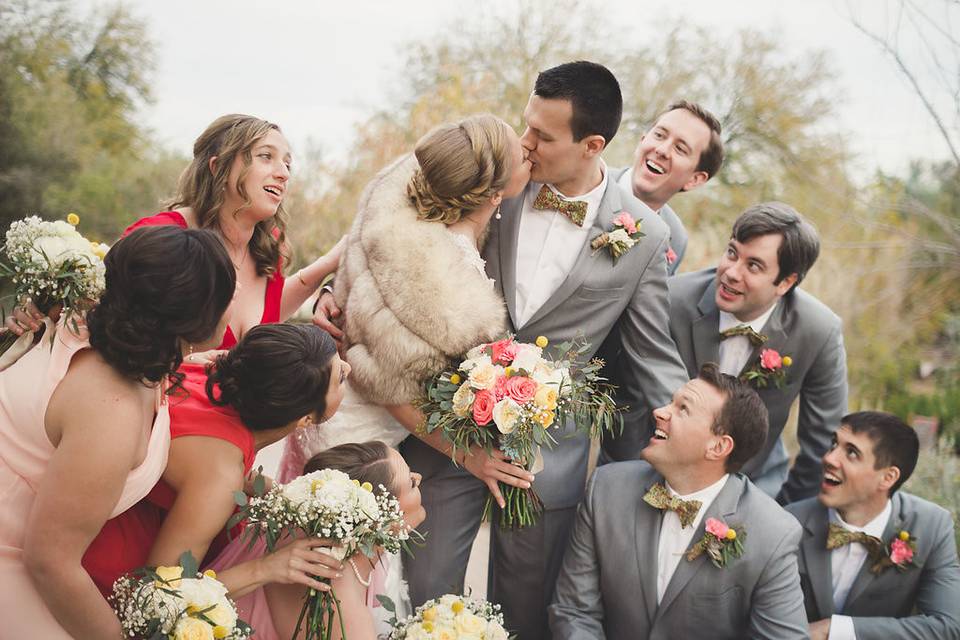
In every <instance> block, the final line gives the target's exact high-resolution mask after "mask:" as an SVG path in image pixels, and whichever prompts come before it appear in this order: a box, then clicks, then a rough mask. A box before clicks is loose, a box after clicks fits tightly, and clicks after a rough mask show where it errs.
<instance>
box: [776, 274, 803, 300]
mask: <svg viewBox="0 0 960 640" xmlns="http://www.w3.org/2000/svg"><path fill="white" fill-rule="evenodd" d="M798 277H799V276H797V274H795V273H791V274H790V275H788V276H787V277H786V278H784V279H783V280H781V281H780V282H779V284H777V295H779V296H785V295H786V294H787V291H790V287H792V286H793V285H794V283H795V282H796V281H797V278H798Z"/></svg>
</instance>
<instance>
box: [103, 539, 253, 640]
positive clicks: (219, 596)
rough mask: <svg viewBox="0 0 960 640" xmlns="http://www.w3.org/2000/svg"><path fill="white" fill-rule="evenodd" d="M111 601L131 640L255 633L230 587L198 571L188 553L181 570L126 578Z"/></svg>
mask: <svg viewBox="0 0 960 640" xmlns="http://www.w3.org/2000/svg"><path fill="white" fill-rule="evenodd" d="M189 576H195V577H192V578H191V577H189ZM110 602H111V604H112V605H113V609H114V611H116V612H117V617H119V618H120V624H121V626H122V627H123V635H124V636H125V637H128V638H143V639H144V640H147V639H149V640H189V639H192V638H226V639H227V640H243V639H244V638H249V637H250V634H251V633H252V629H251V628H250V625H248V624H247V623H246V622H244V621H243V620H240V619H239V618H238V617H237V608H236V606H234V604H233V602H231V601H230V599H229V598H228V597H227V588H226V587H224V586H223V584H221V583H220V582H219V581H218V580H217V576H216V574H215V573H214V572H213V571H209V570H208V571H204V572H203V573H202V574H201V573H197V564H196V561H195V560H194V559H193V556H192V555H190V553H189V552H187V553H185V554H183V556H181V558H180V566H178V567H157V568H155V569H154V568H150V567H147V568H144V569H139V570H137V571H135V572H134V573H132V574H130V575H126V576H123V577H121V578H120V579H118V580H117V581H116V582H115V583H114V584H113V595H112V596H111V597H110Z"/></svg>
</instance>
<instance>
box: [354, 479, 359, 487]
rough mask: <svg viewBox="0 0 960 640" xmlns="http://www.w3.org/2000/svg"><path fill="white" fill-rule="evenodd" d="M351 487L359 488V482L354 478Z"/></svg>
mask: <svg viewBox="0 0 960 640" xmlns="http://www.w3.org/2000/svg"><path fill="white" fill-rule="evenodd" d="M353 486H355V487H359V486H360V481H359V480H357V479H356V478H354V479H353Z"/></svg>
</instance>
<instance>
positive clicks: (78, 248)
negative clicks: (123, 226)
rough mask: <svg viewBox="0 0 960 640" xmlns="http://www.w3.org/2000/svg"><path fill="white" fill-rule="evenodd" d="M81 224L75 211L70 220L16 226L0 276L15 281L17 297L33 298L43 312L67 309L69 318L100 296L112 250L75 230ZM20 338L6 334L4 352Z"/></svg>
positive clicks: (0, 343) (1, 342) (32, 220)
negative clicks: (105, 258) (91, 240)
mask: <svg viewBox="0 0 960 640" xmlns="http://www.w3.org/2000/svg"><path fill="white" fill-rule="evenodd" d="M79 223H80V217H79V216H77V214H75V213H71V214H69V215H68V216H67V221H66V222H64V221H63V220H57V221H55V222H46V221H44V220H41V219H40V218H38V217H37V216H30V217H28V218H24V219H23V220H18V221H17V222H14V223H13V224H12V225H10V229H9V230H8V231H7V236H6V242H5V243H4V246H3V250H4V254H5V259H4V260H2V261H0V277H7V278H10V279H11V280H12V281H13V294H12V295H13V296H14V297H15V299H17V300H23V299H26V298H30V299H31V300H33V303H34V304H35V305H36V306H37V308H38V309H40V311H42V312H43V313H46V312H48V311H49V310H50V309H51V308H53V307H54V306H56V305H63V306H64V313H66V314H68V316H67V317H69V314H71V313H73V312H75V311H79V310H82V309H83V307H84V306H85V305H89V304H91V303H92V302H95V301H96V300H98V299H99V298H100V294H101V293H102V292H103V288H104V286H105V282H104V266H103V256H104V255H106V252H107V249H108V247H107V246H106V245H103V244H97V243H95V242H90V241H88V240H87V239H85V238H84V237H83V236H82V235H80V233H79V232H78V231H77V230H76V228H75V226H76V225H77V224H79ZM17 339H18V336H17V335H15V334H13V333H10V332H7V333H6V334H5V335H3V336H2V338H0V354H2V353H3V352H5V351H6V350H7V349H9V348H10V346H11V345H13V343H14V342H16V341H17Z"/></svg>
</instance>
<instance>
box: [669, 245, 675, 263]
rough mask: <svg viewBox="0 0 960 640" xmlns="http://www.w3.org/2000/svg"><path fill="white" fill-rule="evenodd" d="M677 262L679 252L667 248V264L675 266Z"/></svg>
mask: <svg viewBox="0 0 960 640" xmlns="http://www.w3.org/2000/svg"><path fill="white" fill-rule="evenodd" d="M676 261H677V252H676V251H674V250H673V247H671V246H667V264H673V263H674V262H676Z"/></svg>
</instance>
